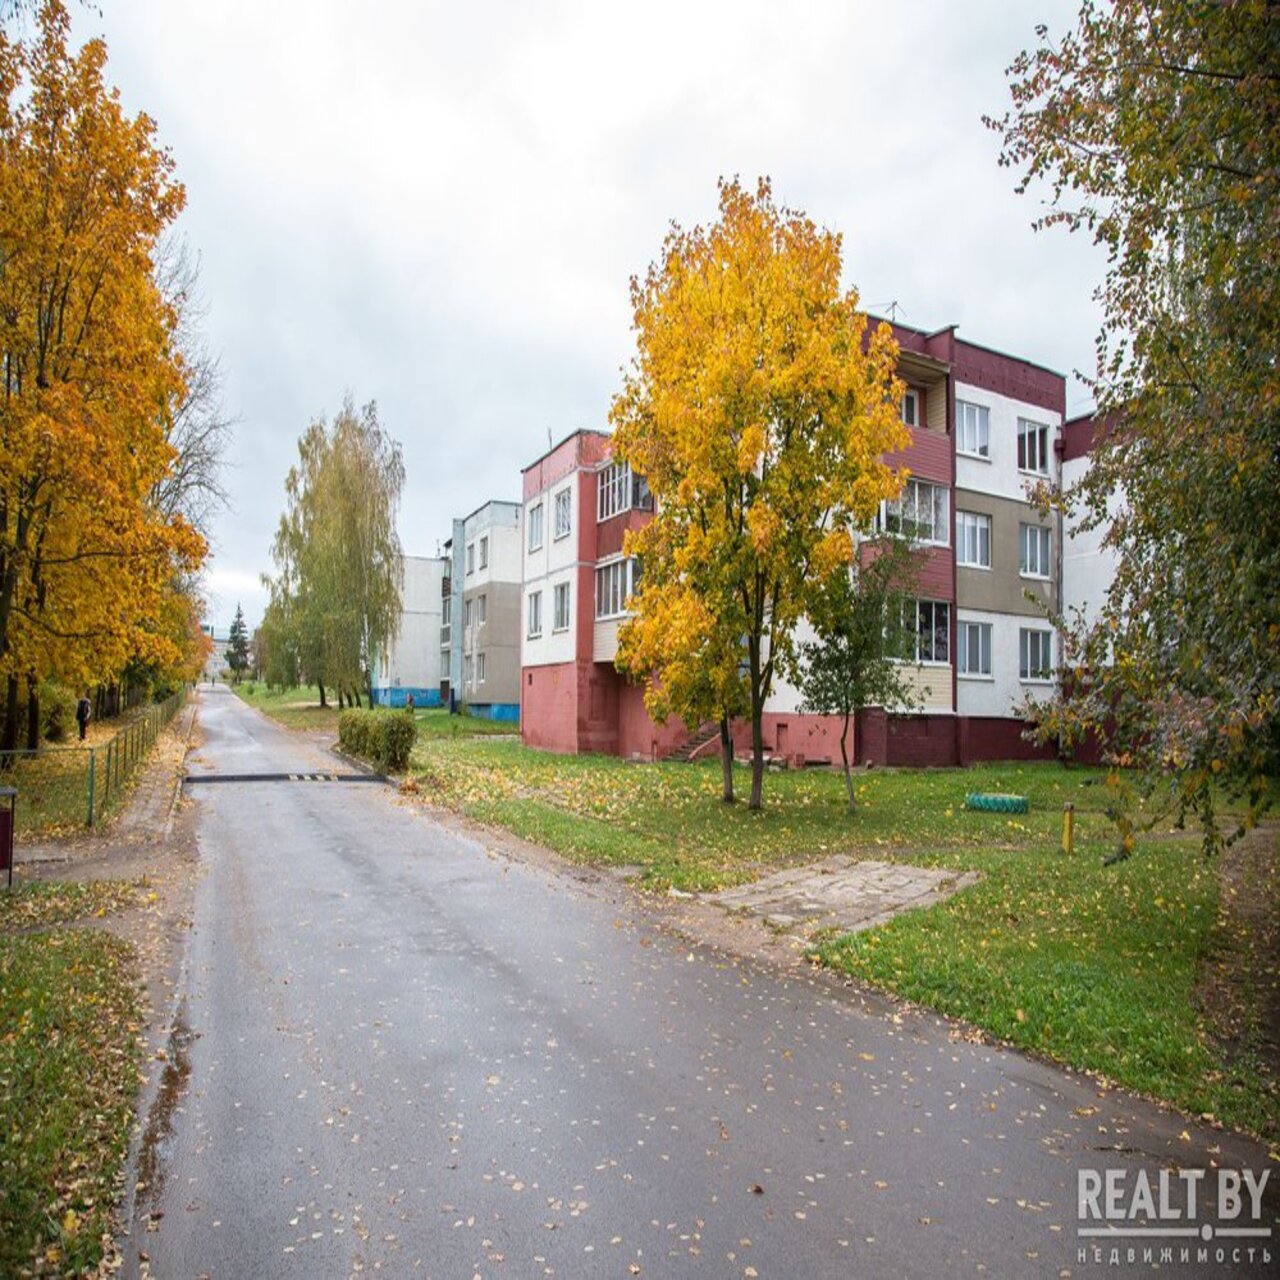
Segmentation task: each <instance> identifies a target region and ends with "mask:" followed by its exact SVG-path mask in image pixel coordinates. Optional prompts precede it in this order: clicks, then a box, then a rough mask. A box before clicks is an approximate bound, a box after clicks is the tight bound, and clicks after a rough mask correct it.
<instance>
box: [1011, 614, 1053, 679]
mask: <svg viewBox="0 0 1280 1280" xmlns="http://www.w3.org/2000/svg"><path fill="white" fill-rule="evenodd" d="M1018 678H1019V679H1020V680H1052V679H1053V632H1052V631H1038V630H1034V629H1032V628H1030V627H1023V628H1021V630H1019V632H1018Z"/></svg>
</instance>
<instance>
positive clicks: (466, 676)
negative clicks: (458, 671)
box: [462, 653, 471, 685]
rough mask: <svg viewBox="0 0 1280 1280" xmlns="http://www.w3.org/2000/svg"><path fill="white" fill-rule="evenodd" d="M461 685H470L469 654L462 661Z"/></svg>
mask: <svg viewBox="0 0 1280 1280" xmlns="http://www.w3.org/2000/svg"><path fill="white" fill-rule="evenodd" d="M462 683H463V684H464V685H466V684H470V683H471V655H470V654H469V653H468V654H466V655H465V656H464V657H463V659H462Z"/></svg>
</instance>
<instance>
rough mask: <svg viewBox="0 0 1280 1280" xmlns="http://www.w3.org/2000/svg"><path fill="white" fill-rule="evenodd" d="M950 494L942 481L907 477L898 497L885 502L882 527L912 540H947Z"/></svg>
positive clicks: (948, 534)
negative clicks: (932, 482) (931, 482)
mask: <svg viewBox="0 0 1280 1280" xmlns="http://www.w3.org/2000/svg"><path fill="white" fill-rule="evenodd" d="M950 501H951V499H950V494H949V492H948V490H947V488H946V486H945V485H940V484H929V483H928V482H927V481H924V480H908V481H907V484H906V488H904V489H903V491H902V496H901V497H900V498H894V499H892V500H891V501H889V502H886V503H885V507H884V521H883V524H884V528H885V529H887V530H888V531H889V532H890V533H900V534H902V535H903V536H904V537H907V538H910V539H912V540H913V541H915V542H933V543H937V544H938V545H939V546H944V547H945V546H947V545H948V544H949V543H950V542H951V530H950V518H949V513H950V510H951V506H950Z"/></svg>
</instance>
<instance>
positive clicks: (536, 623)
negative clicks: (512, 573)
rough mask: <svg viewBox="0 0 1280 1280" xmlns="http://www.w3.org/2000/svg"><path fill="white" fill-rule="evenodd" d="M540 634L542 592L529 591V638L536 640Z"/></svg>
mask: <svg viewBox="0 0 1280 1280" xmlns="http://www.w3.org/2000/svg"><path fill="white" fill-rule="evenodd" d="M541 634H542V592H541V591H531V592H530V593H529V629H528V635H529V639H530V640H536V639H537V638H538V636H540V635H541Z"/></svg>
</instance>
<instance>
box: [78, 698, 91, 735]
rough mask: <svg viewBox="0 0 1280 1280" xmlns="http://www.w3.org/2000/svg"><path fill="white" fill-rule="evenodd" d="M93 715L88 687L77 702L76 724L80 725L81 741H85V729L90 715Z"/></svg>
mask: <svg viewBox="0 0 1280 1280" xmlns="http://www.w3.org/2000/svg"><path fill="white" fill-rule="evenodd" d="M92 715H93V704H92V703H91V702H90V701H89V691H88V689H86V690H85V691H84V695H83V696H82V697H81V699H80V701H79V702H77V703H76V724H78V725H79V726H80V741H81V742H83V741H84V731H85V729H86V728H87V727H88V724H89V717H90V716H92Z"/></svg>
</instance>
